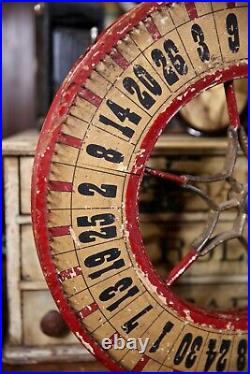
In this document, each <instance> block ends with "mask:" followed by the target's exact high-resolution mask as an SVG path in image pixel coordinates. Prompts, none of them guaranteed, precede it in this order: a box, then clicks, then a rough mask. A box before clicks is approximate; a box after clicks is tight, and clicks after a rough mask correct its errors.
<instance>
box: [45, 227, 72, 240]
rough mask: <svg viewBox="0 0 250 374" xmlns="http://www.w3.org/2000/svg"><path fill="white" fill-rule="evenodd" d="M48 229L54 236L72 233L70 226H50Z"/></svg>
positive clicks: (50, 234) (51, 235)
mask: <svg viewBox="0 0 250 374" xmlns="http://www.w3.org/2000/svg"><path fill="white" fill-rule="evenodd" d="M48 230H49V236H50V237H53V238H56V237H58V236H65V235H69V234H70V226H57V227H49V229H48Z"/></svg>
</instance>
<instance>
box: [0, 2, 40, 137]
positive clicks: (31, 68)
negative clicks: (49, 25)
mask: <svg viewBox="0 0 250 374" xmlns="http://www.w3.org/2000/svg"><path fill="white" fill-rule="evenodd" d="M34 5H35V3H15V2H11V3H3V7H2V9H3V25H2V30H3V37H2V38H3V39H2V40H3V137H7V136H10V135H13V134H15V133H17V132H20V131H23V130H25V129H28V128H31V127H35V78H36V56H35V22H34V19H35V15H34Z"/></svg>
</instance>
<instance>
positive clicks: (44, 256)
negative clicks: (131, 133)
mask: <svg viewBox="0 0 250 374" xmlns="http://www.w3.org/2000/svg"><path fill="white" fill-rule="evenodd" d="M161 4H162V3H144V4H141V5H140V6H138V7H137V8H136V9H135V10H133V11H132V12H129V13H128V14H126V15H125V16H123V17H122V18H121V19H119V20H118V21H117V22H116V23H115V24H113V25H112V26H111V27H110V28H109V29H108V30H107V31H106V32H105V34H102V35H101V36H100V37H99V39H98V41H97V42H96V44H95V45H93V46H92V47H91V48H90V49H89V50H88V52H87V53H86V55H84V56H82V57H80V59H79V60H78V61H77V63H76V64H75V66H74V67H73V69H72V70H71V72H70V73H69V75H68V77H67V78H66V79H65V81H64V82H63V84H62V86H61V87H60V89H59V90H58V92H57V94H56V96H55V98H54V100H53V103H52V105H51V107H50V110H49V112H48V115H47V117H46V120H45V123H44V125H43V129H42V131H41V134H40V138H39V142H38V146H37V151H36V156H35V162H34V169H33V177H32V186H33V187H32V221H33V229H34V236H35V242H36V246H37V249H38V255H39V259H40V263H41V266H42V268H43V272H44V275H45V278H46V281H47V283H48V286H49V289H50V291H51V293H52V295H53V297H54V299H55V301H56V303H57V305H58V307H59V309H60V312H61V314H62V315H63V318H64V319H65V321H66V322H67V324H68V325H69V327H70V329H71V330H72V331H73V332H74V333H75V335H76V336H77V337H78V339H79V340H80V341H81V342H82V344H83V345H84V346H85V347H86V348H87V349H89V351H90V352H91V353H93V354H94V355H95V356H96V357H97V358H98V360H100V361H101V362H102V363H103V364H104V365H105V366H106V367H108V368H109V369H110V370H112V371H124V370H123V368H122V367H121V366H120V365H119V364H118V363H117V362H115V361H114V360H112V359H111V357H110V356H109V355H108V354H107V353H106V352H105V350H103V349H102V348H101V347H100V346H99V345H98V344H97V343H96V341H95V340H94V339H93V338H92V337H91V336H90V334H89V333H88V331H87V330H86V329H85V328H84V327H83V326H82V324H80V322H79V320H78V319H77V318H76V315H75V313H74V312H73V310H72V309H71V307H70V306H69V304H68V303H67V300H66V299H65V296H64V294H63V291H62V288H61V285H60V283H59V281H58V278H57V275H56V271H55V266H54V263H53V261H52V258H51V254H50V248H49V238H48V229H47V221H48V210H47V206H46V195H47V188H48V179H47V177H48V174H49V170H50V163H51V158H52V155H53V152H54V147H55V143H56V140H57V138H58V135H59V133H60V128H61V122H62V119H63V117H64V115H65V114H66V113H67V111H68V109H69V108H70V106H71V104H72V102H73V100H74V98H75V96H76V94H77V92H78V91H79V88H80V85H82V84H83V83H84V82H85V81H86V79H87V78H88V76H89V75H90V73H91V70H92V66H95V65H96V64H97V63H98V62H99V61H100V60H101V59H102V58H103V57H104V56H105V55H106V54H107V53H109V52H110V51H111V49H112V47H113V46H114V45H116V44H117V42H118V41H119V40H120V39H121V38H123V37H124V36H125V35H126V34H127V33H128V32H129V31H130V30H132V29H133V27H134V26H135V25H137V24H138V23H139V21H141V20H143V19H144V18H145V17H147V15H149V14H150V13H151V12H153V11H154V10H157V9H159V8H160V7H161ZM167 4H170V3H167ZM165 5H166V3H165ZM132 14H133V16H131V15H132ZM120 30H122V31H120ZM86 67H87V68H86ZM246 76H247V65H246V64H241V65H239V64H238V65H231V67H230V68H228V69H225V70H224V71H218V73H217V74H216V75H213V76H212V75H208V76H207V77H204V78H203V79H202V80H201V81H199V82H198V83H196V84H195V86H196V87H195V88H196V89H197V91H198V90H200V91H201V90H203V89H205V88H207V87H209V86H212V85H213V84H214V80H215V79H216V78H218V79H217V82H216V83H217V84H218V83H222V82H224V81H227V80H230V79H234V78H235V79H236V78H242V77H246ZM197 91H196V94H197ZM194 96H195V93H193V92H192V90H190V91H189V90H188V94H187V95H186V96H185V98H184V99H183V101H182V102H180V101H178V100H174V102H173V103H172V105H171V106H170V107H169V108H168V109H167V110H166V111H165V112H164V113H162V114H161V115H160V116H159V118H157V120H156V121H155V123H154V125H153V126H152V128H151V130H150V132H149V133H148V134H147V136H146V137H145V139H144V142H143V144H144V145H145V147H146V153H145V155H144V157H142V158H140V161H139V163H138V165H137V166H138V167H141V168H142V165H143V164H144V163H145V161H146V159H147V158H148V157H149V155H150V153H151V150H152V149H153V146H154V144H155V141H156V139H157V137H158V136H159V134H160V132H161V129H162V128H163V126H162V123H163V121H165V120H167V119H169V118H171V117H172V116H173V115H174V114H175V113H176V112H177V111H178V109H179V108H180V107H181V106H182V105H184V104H185V103H187V102H188V101H190V100H191V99H192V98H193V97H194ZM139 184H140V181H139V180H138V179H137V181H134V180H133V178H132V177H131V180H130V182H129V186H128V189H127V191H128V192H127V194H128V196H129V199H128V200H129V204H128V205H127V207H126V214H127V217H128V218H129V219H131V222H132V225H131V226H130V225H129V226H128V227H127V228H128V230H130V231H131V233H133V235H134V238H135V239H134V240H133V242H132V247H133V248H134V250H135V251H136V247H137V245H138V242H140V240H141V237H140V233H139V230H137V227H138V225H137V222H136V214H137V210H136V208H135V207H136V198H137V193H134V191H135V187H136V188H139ZM131 188H133V193H132V192H131ZM130 204H132V205H130ZM131 206H133V209H130V208H131ZM133 224H134V227H133V228H132V226H133ZM136 259H137V261H138V263H139V265H140V266H141V268H142V269H144V270H147V272H148V274H149V279H150V281H151V282H152V284H155V285H156V287H157V289H158V290H159V291H160V293H161V294H162V293H163V294H164V295H167V296H169V295H170V294H169V293H168V291H167V292H166V289H165V287H164V286H163V284H162V283H161V282H160V281H159V279H158V277H157V276H156V275H155V274H154V272H153V271H151V265H150V262H149V261H148V258H147V256H142V257H138V256H137V258H136ZM171 297H174V296H171ZM175 301H176V303H177V304H176V305H177V306H178V312H179V313H180V315H183V312H182V311H183V304H182V302H181V301H179V300H178V299H177V298H176V299H175ZM193 313H194V315H193V317H194V318H195V319H196V320H197V321H198V320H200V322H201V323H202V321H203V322H204V319H203V318H205V319H206V322H208V321H210V322H211V323H212V324H214V325H215V326H216V323H217V322H216V320H215V319H214V316H213V315H210V314H206V315H204V314H203V312H202V313H201V314H199V313H200V312H199V313H198V314H196V312H195V311H193ZM242 321H243V320H242ZM245 322H246V321H245ZM245 322H243V324H242V325H235V328H238V329H242V330H245V327H246V325H245ZM208 323H209V322H208ZM225 324H226V321H225V320H224V319H222V320H221V324H220V325H219V326H218V327H222V326H223V327H225V326H226V325H225ZM223 327H222V328H223Z"/></svg>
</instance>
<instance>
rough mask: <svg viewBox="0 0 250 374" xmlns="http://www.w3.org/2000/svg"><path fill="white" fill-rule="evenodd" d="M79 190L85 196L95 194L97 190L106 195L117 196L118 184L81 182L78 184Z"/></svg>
mask: <svg viewBox="0 0 250 374" xmlns="http://www.w3.org/2000/svg"><path fill="white" fill-rule="evenodd" d="M78 191H79V193H80V194H81V195H84V196H94V194H95V192H97V193H99V194H100V195H102V196H104V197H116V192H117V186H115V185H114V184H101V187H98V186H96V185H95V184H92V183H81V184H79V186H78Z"/></svg>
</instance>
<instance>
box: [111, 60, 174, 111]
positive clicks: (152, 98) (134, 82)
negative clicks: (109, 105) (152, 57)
mask: <svg viewBox="0 0 250 374" xmlns="http://www.w3.org/2000/svg"><path fill="white" fill-rule="evenodd" d="M116 87H117V88H118V90H119V91H120V92H122V93H123V94H124V95H125V96H126V97H127V98H128V99H129V100H131V101H132V102H134V103H135V104H136V105H137V106H139V107H140V108H141V109H142V110H143V111H144V112H145V113H146V114H149V115H153V114H154V113H155V112H156V111H157V110H158V109H159V108H160V107H161V106H162V105H163V104H164V103H165V102H166V100H167V99H168V97H169V96H170V90H169V89H168V88H167V86H166V84H165V83H164V81H163V80H162V79H161V78H160V76H159V75H157V74H156V72H155V70H154V68H153V66H152V63H151V62H150V61H148V60H147V59H146V58H144V57H143V56H142V55H140V56H139V57H138V58H137V59H136V60H135V61H134V62H133V64H132V65H131V66H130V67H129V68H128V69H127V70H126V72H125V73H124V74H123V75H122V76H121V78H120V80H119V82H117V84H116Z"/></svg>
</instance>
